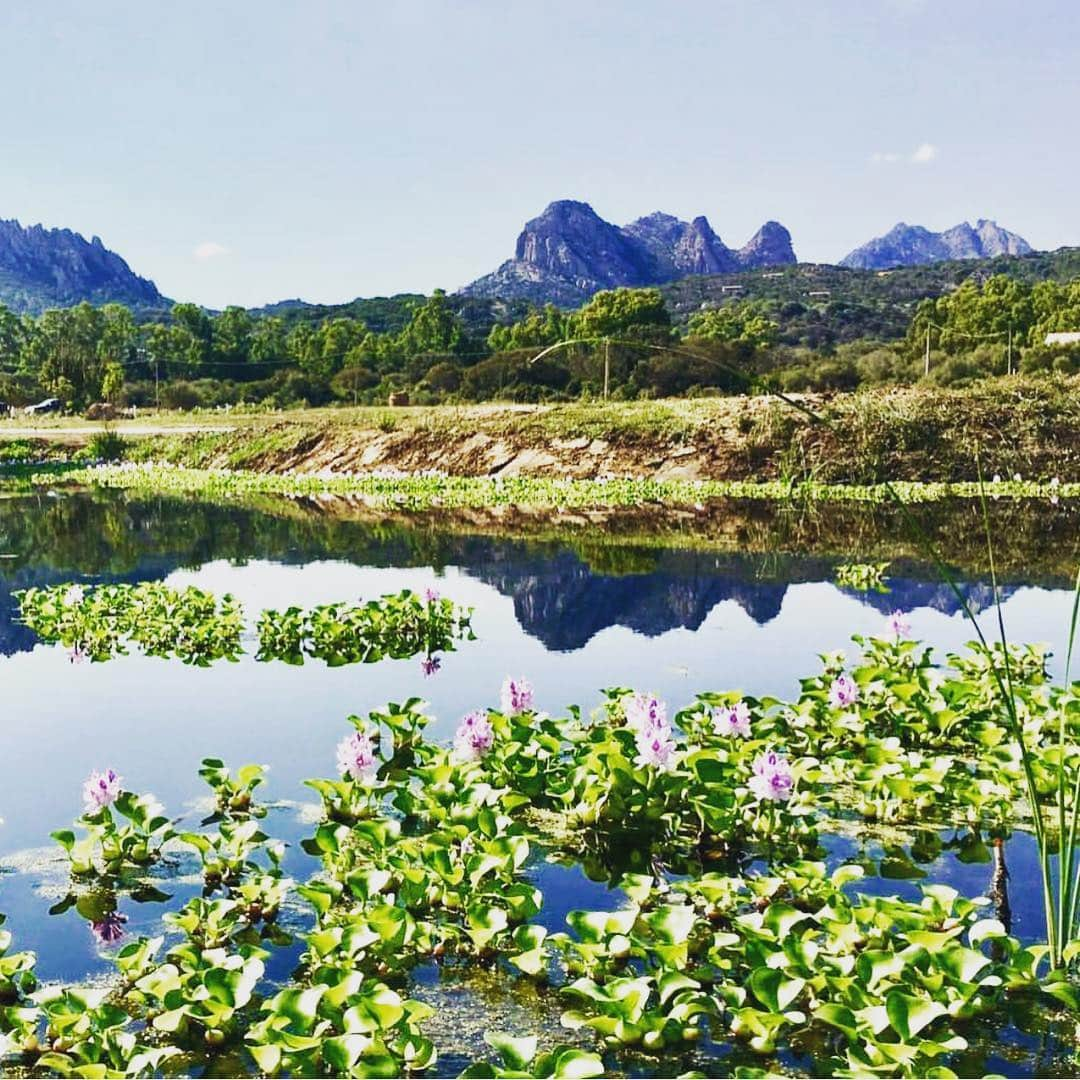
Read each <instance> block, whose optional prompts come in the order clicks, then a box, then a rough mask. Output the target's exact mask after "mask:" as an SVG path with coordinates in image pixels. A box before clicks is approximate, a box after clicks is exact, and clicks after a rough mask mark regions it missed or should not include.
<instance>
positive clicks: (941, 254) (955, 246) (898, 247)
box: [840, 218, 1032, 270]
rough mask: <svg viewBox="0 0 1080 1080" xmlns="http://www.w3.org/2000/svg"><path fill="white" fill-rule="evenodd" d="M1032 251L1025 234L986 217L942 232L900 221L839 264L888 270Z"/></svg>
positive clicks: (855, 267)
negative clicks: (1019, 233)
mask: <svg viewBox="0 0 1080 1080" xmlns="http://www.w3.org/2000/svg"><path fill="white" fill-rule="evenodd" d="M1031 251H1032V247H1031V245H1030V244H1029V243H1028V242H1027V241H1026V240H1025V239H1024V238H1023V237H1022V236H1017V234H1016V233H1013V232H1009V231H1008V229H1003V228H1002V227H1001V226H1000V225H998V223H997V222H996V221H987V220H985V219H984V218H980V219H979V220H978V221H977V222H976V223H975V224H974V225H970V224H969V223H968V222H966V221H963V222H961V223H960V224H959V225H954V226H953V227H952V228H951V229H946V230H945V231H944V232H939V233H936V232H931V231H930V230H929V229H924V228H923V227H922V226H921V225H906V224H904V222H902V221H901V222H900V224H898V225H894V226H893V227H892V229H890V230H889V231H888V232H887V233H886V234H885V235H884V236H879V237H877V238H875V239H874V240H871V241H870V242H869V243H867V244H863V246H862V247H858V248H856V249H855V250H854V251H852V252H849V253H848V254H847V255H845V256H844V258H842V259H841V260H840V265H841V266H846V267H849V268H850V269H853V270H888V269H890V268H892V267H896V266H918V265H920V264H923V263H933V262H945V261H947V260H950V259H993V258H995V257H997V256H998V255H1029V254H1030V253H1031Z"/></svg>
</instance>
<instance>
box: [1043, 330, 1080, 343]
mask: <svg viewBox="0 0 1080 1080" xmlns="http://www.w3.org/2000/svg"><path fill="white" fill-rule="evenodd" d="M1043 344H1045V345H1080V330H1062V331H1059V332H1057V333H1054V334H1047V335H1046V341H1045V342H1044V343H1043Z"/></svg>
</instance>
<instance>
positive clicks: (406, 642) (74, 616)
mask: <svg viewBox="0 0 1080 1080" xmlns="http://www.w3.org/2000/svg"><path fill="white" fill-rule="evenodd" d="M17 595H18V599H19V607H20V614H21V616H22V619H23V621H24V622H25V623H26V625H27V626H29V627H30V629H31V630H33V631H34V632H35V633H36V634H37V635H38V636H39V637H40V638H41V639H42V640H43V641H46V642H50V643H55V642H59V643H60V644H62V645H64V646H65V647H66V648H68V649H69V650H70V652H71V659H72V660H73V661H79V660H82V659H84V658H89V659H90V660H91V661H104V660H110V659H112V658H113V657H114V656H123V655H126V654H127V652H128V647H129V646H130V645H137V646H138V647H139V648H141V650H142V651H143V652H144V653H146V654H147V655H148V656H159V657H176V658H178V659H180V660H182V661H184V663H187V664H195V665H197V666H200V667H206V666H208V665H209V664H210V663H212V662H213V661H215V660H221V659H225V660H236V659H237V658H238V657H239V656H240V655H241V654H242V653H243V652H244V649H243V647H242V645H241V635H242V632H243V629H244V619H243V610H242V608H241V606H240V604H239V603H238V602H237V601H236V600H235V599H234V598H233V597H232V596H230V595H229V594H227V593H226V594H225V595H224V596H223V597H222V598H221V600H220V601H219V600H218V599H217V598H216V597H215V596H214V595H213V594H212V593H208V592H203V591H202V590H201V589H197V588H195V587H194V586H188V587H187V588H185V589H173V588H170V587H169V586H167V585H163V584H160V583H157V582H144V583H141V584H138V585H97V586H86V587H84V586H82V585H74V584H67V585H57V586H54V587H52V588H45V589H27V590H25V591H24V592H21V593H18V594H17ZM471 617H472V610H471V609H468V608H463V607H460V606H459V605H457V604H455V603H454V602H453V601H452V600H450V599H447V598H445V597H440V596H438V595H437V594H436V593H435V592H434V591H432V590H428V591H427V593H426V594H425V595H423V596H420V595H418V594H416V593H414V592H412V591H411V590H410V589H404V590H402V591H401V592H400V593H395V594H389V595H387V596H383V597H380V598H379V599H377V600H370V601H368V602H367V603H365V604H358V605H348V604H327V605H323V606H320V607H316V608H312V609H311V610H310V611H304V610H302V609H300V608H296V607H292V608H288V609H287V610H286V611H274V610H266V611H263V612H262V614H261V616H260V618H259V621H258V636H259V649H258V653H257V654H256V657H255V659H256V660H260V661H269V660H282V661H285V662H286V663H290V664H301V663H303V661H304V658H305V657H306V656H309V657H316V658H318V659H321V660H324V661H325V662H326V663H327V664H329V665H330V666H331V667H337V666H340V665H342V664H356V663H373V662H375V661H378V660H382V659H385V658H387V657H393V658H395V659H407V658H409V657H413V656H418V655H421V654H423V656H424V660H423V664H424V669H425V671H428V672H429V673H430V672H432V671H435V670H437V669H438V666H439V662H440V661H439V657H438V654H439V653H440V652H447V651H452V650H453V649H454V648H455V643H456V642H458V641H462V640H473V639H474V638H475V635H474V634H473V632H472V628H471V625H470V620H471Z"/></svg>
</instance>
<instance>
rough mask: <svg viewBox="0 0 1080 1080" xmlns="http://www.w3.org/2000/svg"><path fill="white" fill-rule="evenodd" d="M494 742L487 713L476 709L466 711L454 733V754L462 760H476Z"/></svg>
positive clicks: (493, 734) (493, 733)
mask: <svg viewBox="0 0 1080 1080" xmlns="http://www.w3.org/2000/svg"><path fill="white" fill-rule="evenodd" d="M494 742H495V732H494V730H493V729H492V727H491V722H490V721H489V720H488V718H487V713H485V712H482V711H481V710H479V709H477V710H476V711H474V712H471V713H466V714H465V715H464V716H463V717H462V718H461V723H460V724H458V729H457V731H456V732H455V733H454V755H455V756H456V757H458V758H460V759H461V760H462V761H478V760H479V759H480V758H482V757H483V756H484V755H485V754H486V753H487V752H488V751H489V750H490V749H491V746H492V743H494Z"/></svg>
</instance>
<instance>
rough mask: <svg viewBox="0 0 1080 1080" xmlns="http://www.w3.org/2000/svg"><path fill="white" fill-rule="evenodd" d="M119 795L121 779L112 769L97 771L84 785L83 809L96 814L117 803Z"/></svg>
mask: <svg viewBox="0 0 1080 1080" xmlns="http://www.w3.org/2000/svg"><path fill="white" fill-rule="evenodd" d="M119 794H120V777H119V776H117V775H116V773H115V772H113V770H112V769H106V770H105V771H104V772H98V771H97V770H96V769H95V770H94V771H93V772H92V773H91V774H90V775H89V776H88V777H87V778H86V782H85V783H84V784H83V807H84V809H85V811H86V813H88V814H96V813H98V812H100V811H101V810H104V809H105V807H106V806H109V805H110V804H112V803H114V802H116V799H117V796H118V795H119Z"/></svg>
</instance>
